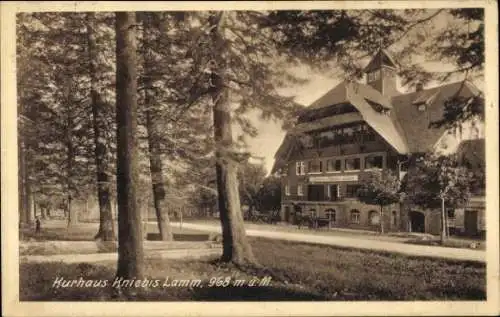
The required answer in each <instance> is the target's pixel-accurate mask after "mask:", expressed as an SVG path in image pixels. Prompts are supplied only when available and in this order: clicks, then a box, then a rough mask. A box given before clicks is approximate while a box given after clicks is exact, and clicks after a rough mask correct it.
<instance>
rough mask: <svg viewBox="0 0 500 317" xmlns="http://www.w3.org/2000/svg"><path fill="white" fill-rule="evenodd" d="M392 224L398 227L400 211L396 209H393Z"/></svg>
mask: <svg viewBox="0 0 500 317" xmlns="http://www.w3.org/2000/svg"><path fill="white" fill-rule="evenodd" d="M392 225H393V226H394V227H397V225H398V213H397V212H396V210H393V211H392Z"/></svg>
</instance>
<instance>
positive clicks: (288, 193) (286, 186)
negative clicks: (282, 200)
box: [285, 184, 290, 196]
mask: <svg viewBox="0 0 500 317" xmlns="http://www.w3.org/2000/svg"><path fill="white" fill-rule="evenodd" d="M285 195H286V196H290V185H288V184H286V185H285Z"/></svg>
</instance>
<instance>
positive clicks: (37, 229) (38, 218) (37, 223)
mask: <svg viewBox="0 0 500 317" xmlns="http://www.w3.org/2000/svg"><path fill="white" fill-rule="evenodd" d="M41 226H42V223H41V222H40V217H36V221H35V233H36V234H40V232H41Z"/></svg>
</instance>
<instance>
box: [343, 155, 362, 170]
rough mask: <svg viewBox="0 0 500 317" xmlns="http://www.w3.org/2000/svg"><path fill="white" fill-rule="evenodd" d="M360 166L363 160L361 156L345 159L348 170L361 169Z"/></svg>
mask: <svg viewBox="0 0 500 317" xmlns="http://www.w3.org/2000/svg"><path fill="white" fill-rule="evenodd" d="M360 168H361V161H360V159H359V158H349V159H346V160H345V170H346V171H355V170H360Z"/></svg>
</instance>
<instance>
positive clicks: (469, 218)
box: [464, 210, 478, 237]
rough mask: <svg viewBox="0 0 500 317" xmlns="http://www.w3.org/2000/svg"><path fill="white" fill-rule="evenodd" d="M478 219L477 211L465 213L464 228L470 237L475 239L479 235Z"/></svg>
mask: <svg viewBox="0 0 500 317" xmlns="http://www.w3.org/2000/svg"><path fill="white" fill-rule="evenodd" d="M477 218H478V212H477V210H466V211H465V215H464V227H465V233H466V234H467V235H468V236H471V237H473V236H476V235H477Z"/></svg>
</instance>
